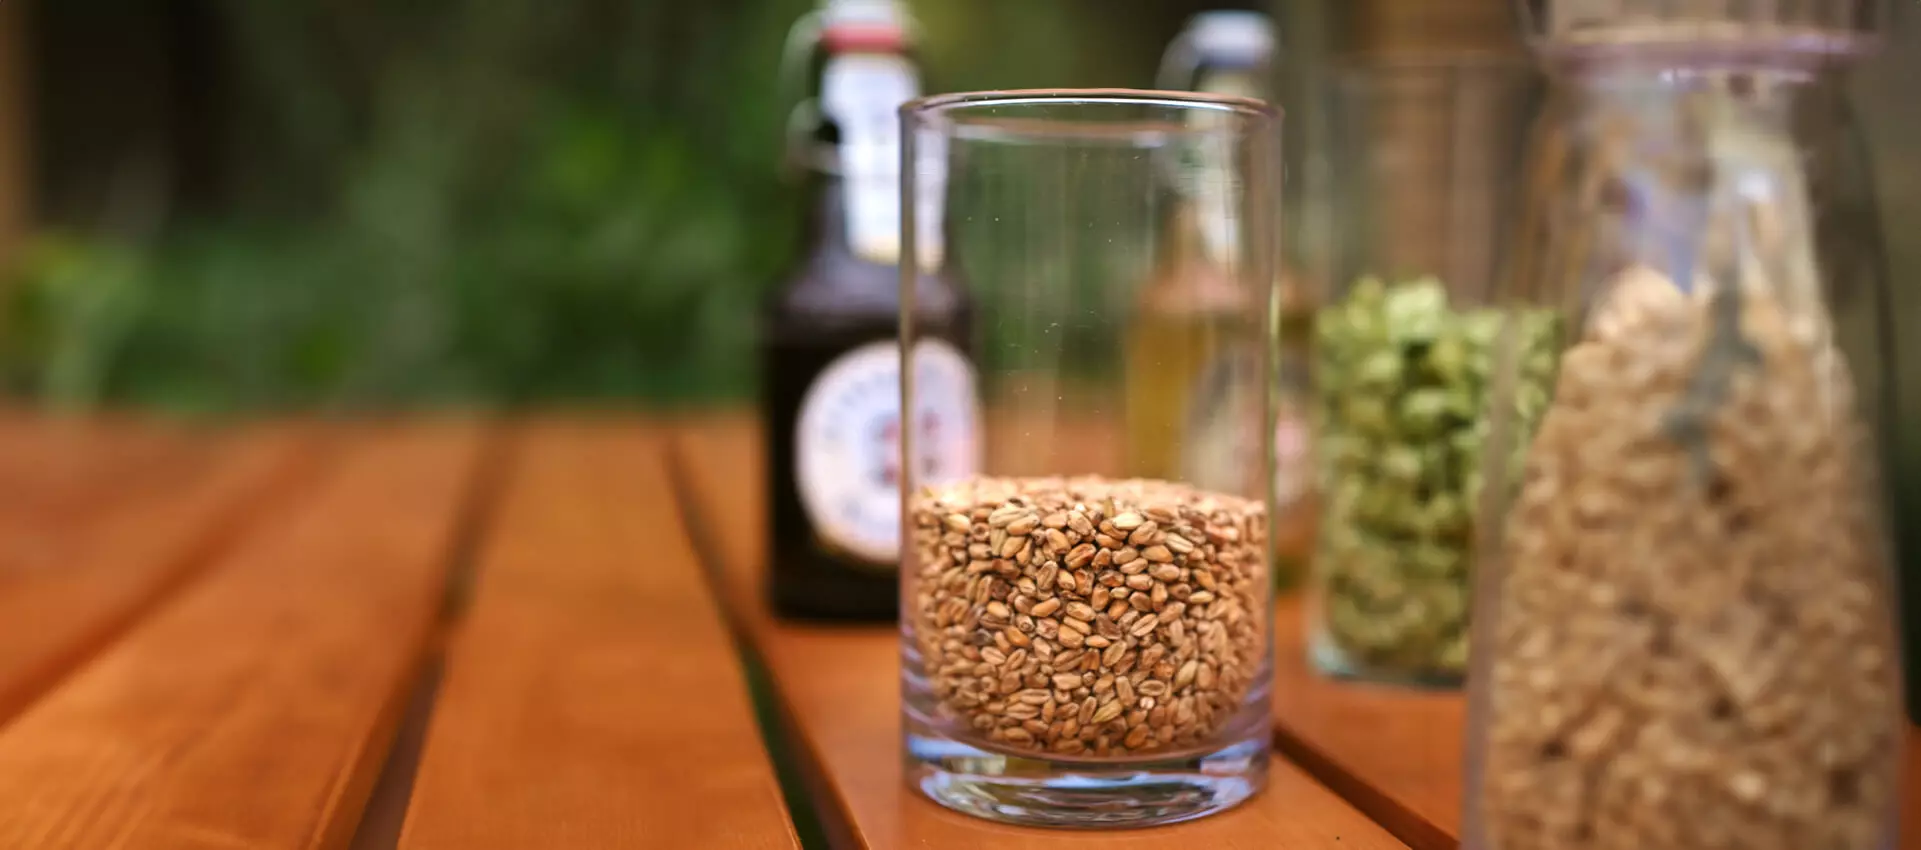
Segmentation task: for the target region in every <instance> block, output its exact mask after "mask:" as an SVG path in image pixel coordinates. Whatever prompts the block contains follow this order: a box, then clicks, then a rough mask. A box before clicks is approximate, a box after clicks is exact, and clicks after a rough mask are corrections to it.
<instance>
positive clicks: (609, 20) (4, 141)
mask: <svg viewBox="0 0 1921 850" xmlns="http://www.w3.org/2000/svg"><path fill="white" fill-rule="evenodd" d="M811 5H812V4H811V2H808V0H709V2H700V3H684V2H669V0H576V1H575V2H566V3H554V2H538V1H537V0H418V2H408V3H377V2H367V0H278V2H272V3H260V2H246V0H58V2H49V0H41V2H28V3H22V2H19V0H9V2H6V3H0V58H3V59H4V61H5V63H6V65H5V71H4V73H0V80H4V83H0V92H3V94H0V260H4V263H5V270H6V271H5V283H4V285H0V387H3V388H4V391H5V392H6V393H8V394H11V395H13V396H16V397H19V398H21V399H26V400H31V401H33V402H34V403H37V404H45V405H51V406H58V407H61V408H66V409H74V408H87V407H92V406H98V405H112V406H127V405H137V406H141V407H149V408H156V409H162V410H171V411H184V412H211V413H222V412H236V411H255V412H258V411H263V410H281V409H292V408H300V409H306V408H314V407H327V408H337V407H346V408H361V407H368V406H379V407H390V406H408V407H413V406H439V405H447V404H459V405H463V406H485V407H501V408H505V407H515V406H523V405H531V404H559V403H567V404H574V405H580V404H598V403H609V402H612V403H620V404H645V405H685V404H693V403H711V402H721V401H727V400H734V399H745V398H747V397H748V396H749V395H750V393H751V391H752V387H753V384H752V381H753V379H754V376H753V375H752V374H751V367H750V363H751V359H752V358H751V355H750V352H751V345H752V334H753V328H754V325H753V321H754V315H755V309H756V307H757V305H758V303H759V300H760V298H761V296H762V294H763V293H764V292H765V291H766V290H768V289H769V288H770V287H772V286H774V285H776V283H777V282H778V280H779V277H780V274H781V273H782V272H783V271H784V270H785V266H786V264H787V263H788V262H789V261H790V260H791V259H792V257H793V255H794V253H795V252H796V251H797V250H798V249H799V248H800V247H801V246H799V245H798V241H799V237H800V228H801V224H802V220H803V215H802V209H801V206H800V200H801V199H800V198H798V197H797V196H796V195H795V191H796V187H794V186H792V185H789V184H788V183H787V182H785V181H783V180H782V179H781V175H780V169H779V165H780V159H779V158H780V153H781V149H780V143H781V133H780V130H781V127H782V125H783V124H784V122H785V120H786V112H787V109H788V108H789V106H790V104H783V103H780V102H779V99H780V94H779V91H778V86H777V85H776V79H777V68H778V65H779V61H780V53H781V45H782V41H783V39H784V37H785V35H786V30H787V28H788V27H789V25H791V24H792V23H793V21H794V20H795V19H796V17H798V16H799V15H800V14H802V13H803V12H804V11H806V10H807V9H808V8H810V7H811ZM913 5H914V13H915V14H916V15H917V16H918V17H919V19H920V22H921V24H922V26H923V28H924V31H923V38H924V44H923V50H924V53H923V64H924V66H925V68H926V70H925V74H926V77H927V82H926V86H927V88H928V90H943V89H947V90H951V89H965V88H989V87H1013V86H1035V85H1068V86H1087V85H1135V86H1143V87H1144V86H1147V85H1149V84H1150V83H1151V82H1152V79H1153V73H1154V68H1155V64H1156V62H1157V61H1158V59H1159V55H1160V51H1161V49H1162V48H1163V46H1164V43H1165V42H1166V40H1167V39H1168V38H1170V37H1172V36H1173V35H1174V33H1175V32H1177V31H1178V30H1179V28H1180V26H1181V24H1182V23H1183V21H1184V19H1185V18H1186V17H1187V16H1188V15H1190V14H1191V13H1193V12H1194V11H1197V10H1199V9H1202V8H1206V6H1205V5H1204V4H1202V3H1199V2H1159V3H1135V4H1124V5H1129V6H1130V8H1127V9H1125V10H1123V9H1121V8H1117V7H1116V6H1115V5H1114V4H1112V3H1107V2H1096V0H1059V2H1054V0H1050V2H1038V3H1037V2H1032V0H986V1H985V2H983V0H927V1H926V2H918V3H915V4H913ZM803 82H804V81H803Z"/></svg>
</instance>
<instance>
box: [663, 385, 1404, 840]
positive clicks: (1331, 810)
mask: <svg viewBox="0 0 1921 850" xmlns="http://www.w3.org/2000/svg"><path fill="white" fill-rule="evenodd" d="M756 434H757V429H756V428H755V427H754V425H753V423H752V421H751V420H748V419H745V418H731V419H718V418H716V419H709V420H701V421H698V422H692V423H689V424H688V425H686V426H685V427H683V428H682V429H681V430H680V432H679V434H678V440H677V443H678V446H677V449H678V450H677V453H676V455H677V462H678V471H679V473H680V475H681V477H682V480H683V483H684V485H685V487H686V490H687V493H686V494H685V495H686V497H687V498H688V501H689V508H690V509H691V510H692V511H693V514H694V518H695V521H696V524H697V526H698V527H699V528H700V529H701V537H702V540H703V542H704V543H706V544H707V545H709V546H710V547H711V548H712V550H713V551H712V552H711V554H712V555H713V556H715V557H717V559H718V560H719V562H720V569H721V572H722V578H723V581H724V582H725V585H726V588H727V593H728V597H729V602H730V604H731V605H733V606H735V608H736V613H737V614H738V615H739V616H740V618H741V620H742V622H743V623H744V624H745V627H746V629H747V630H748V632H749V633H750V635H751V636H752V639H753V641H754V644H755V646H756V648H757V649H758V651H759V652H760V654H761V655H762V656H763V658H764V659H765V661H766V663H767V666H768V668H769V671H770V674H771V676H772V678H773V680H774V685H775V688H776V690H777V691H778V692H779V696H780V697H781V699H782V701H783V702H784V705H785V708H786V711H787V713H788V716H789V718H790V719H791V721H792V723H793V726H794V730H795V732H796V735H795V737H796V738H797V740H798V742H799V746H800V747H801V748H803V753H802V755H803V756H804V757H805V758H806V759H807V760H808V761H809V762H811V764H810V765H809V766H810V767H811V768H812V769H813V770H814V772H815V774H816V777H817V779H818V785H819V788H818V789H817V792H818V793H819V794H820V795H821V796H822V797H823V798H824V799H822V800H820V805H821V806H822V807H823V808H825V809H826V810H827V811H826V814H827V815H828V817H829V818H830V819H834V820H838V821H839V823H836V824H829V825H828V826H829V829H830V831H831V832H833V833H836V834H837V835H838V836H840V837H841V838H842V839H844V840H846V841H849V842H850V843H852V844H853V845H854V846H860V847H871V848H896V847H915V848H947V847H953V848H973V847H993V848H996V850H1022V848H1056V847H1100V848H1120V850H1125V848H1142V850H1146V848H1164V847H1206V848H1212V850H1233V848H1263V849H1264V850H1266V848H1345V849H1346V850H1366V848H1391V847H1402V846H1404V845H1402V844H1401V843H1400V842H1399V841H1396V840H1395V839H1394V838H1393V837H1392V836H1391V835H1389V834H1388V833H1387V832H1386V831H1384V830H1383V829H1381V827H1379V826H1378V825H1376V824H1374V823H1373V822H1371V821H1369V820H1368V819H1367V818H1366V817H1365V816H1364V815H1362V814H1361V813H1360V812H1359V811H1357V810H1356V809H1354V808H1353V807H1351V806H1349V805H1348V804H1347V803H1345V802H1343V801H1342V800H1341V799H1340V798H1339V797H1337V796H1335V794H1334V793H1333V792H1331V791H1329V790H1328V789H1327V788H1325V787H1323V786H1321V785H1319V784H1317V783H1315V782H1314V781H1313V780H1312V779H1310V778H1308V776H1307V775H1306V774H1305V773H1304V772H1302V771H1301V770H1300V769H1299V768H1297V767H1295V766H1293V765H1291V764H1289V763H1288V762H1286V761H1283V760H1279V759H1276V760H1275V761H1274V762H1273V763H1272V771H1271V779H1270V783H1269V787H1268V788H1267V789H1266V790H1265V791H1263V792H1262V793H1261V794H1259V795H1258V796H1256V797H1255V798H1254V799H1252V800H1250V801H1248V802H1247V803H1245V804H1243V805H1242V806H1240V807H1239V808H1237V809H1235V810H1232V811H1229V812H1225V813H1222V814H1218V815H1215V816H1212V817H1208V818H1205V819H1202V820H1199V821H1194V822H1190V823H1185V824H1178V825H1174V826H1167V827H1156V828H1153V829H1145V830H1129V831H1103V832H1085V833H1082V832H1063V831H1056V830H1041V829H1028V828H1019V827H1011V826H1004V825H1000V824H996V823H991V822H988V821H985V820H981V819H978V818H973V817H968V816H965V815H960V814H956V813H953V812H950V811H947V810H946V809H943V808H941V807H939V806H937V805H935V804H934V803H932V802H929V801H927V800H925V799H923V798H921V797H920V796H919V795H918V794H917V793H915V792H914V791H912V790H911V789H909V788H908V787H907V785H906V783H905V782H904V781H903V779H902V776H901V756H900V709H899V688H900V685H899V678H898V677H899V672H898V671H899V667H898V661H899V643H898V642H899V635H898V632H897V631H896V630H895V629H894V628H893V627H892V626H877V627H867V628H860V627H822V626H804V625H796V624H790V623H784V622H780V621H777V620H774V619H773V618H771V617H770V616H769V615H768V614H767V612H766V608H765V606H764V604H763V602H762V599H761V595H760V591H759V587H760V580H761V574H762V572H763V571H762V568H761V560H762V557H763V556H762V552H761V546H762V541H763V539H764V538H763V534H764V529H763V528H762V526H761V523H762V519H761V516H762V511H761V505H760V501H759V496H758V494H759V493H760V490H761V482H760V466H759V464H760V463H761V452H760V450H759V440H758V438H757V436H756Z"/></svg>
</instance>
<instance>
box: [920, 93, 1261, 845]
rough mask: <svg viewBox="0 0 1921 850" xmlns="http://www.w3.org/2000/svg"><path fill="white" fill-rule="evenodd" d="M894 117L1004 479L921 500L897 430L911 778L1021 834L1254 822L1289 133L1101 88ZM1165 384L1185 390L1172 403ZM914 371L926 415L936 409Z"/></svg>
mask: <svg viewBox="0 0 1921 850" xmlns="http://www.w3.org/2000/svg"><path fill="white" fill-rule="evenodd" d="M902 114H903V121H904V128H905V132H904V133H903V138H904V140H905V142H906V147H905V151H906V152H905V154H904V156H906V157H907V158H908V159H907V160H906V161H907V162H909V163H911V164H912V167H910V168H908V169H905V170H904V175H905V176H904V180H905V194H904V200H905V202H904V204H903V208H904V209H907V210H911V211H912V216H913V218H911V219H910V220H909V221H907V222H905V223H904V225H903V232H904V234H905V241H906V244H907V245H909V246H910V247H909V249H908V250H906V251H904V256H906V257H909V258H914V259H915V260H916V261H917V262H914V263H908V264H907V265H906V266H904V268H903V276H904V277H903V279H904V280H913V279H915V278H916V276H921V277H925V276H929V275H938V276H941V277H944V278H946V279H949V280H957V281H961V282H962V283H961V285H962V286H964V287H966V288H967V290H968V291H969V293H970V296H971V298H972V299H973V301H974V304H975V308H976V314H975V315H976V319H975V321H974V322H973V328H974V329H975V330H974V333H975V334H976V336H977V338H976V339H975V340H974V346H973V350H975V351H977V352H979V358H978V364H979V367H978V368H979V372H980V374H979V388H980V397H981V399H982V409H983V415H984V417H985V419H986V422H985V429H984V434H985V445H984V446H983V447H982V448H983V450H984V451H983V455H984V466H983V472H984V474H983V475H981V476H978V477H973V478H969V479H966V480H963V481H958V482H929V481H926V480H923V479H922V478H921V476H920V475H919V472H920V470H919V469H918V467H917V464H915V463H914V462H913V459H914V458H915V456H916V455H915V453H914V445H915V441H916V440H918V439H920V438H921V436H922V435H920V434H906V435H903V436H904V440H903V444H902V445H903V451H904V452H905V453H904V455H903V458H904V464H903V469H904V471H905V473H906V474H905V476H904V478H903V485H904V486H903V492H902V498H903V518H904V528H903V532H902V533H903V535H904V537H903V539H904V541H905V547H904V549H905V551H904V552H903V561H902V569H901V576H902V586H901V593H902V612H903V613H902V618H901V626H902V635H901V637H902V644H901V650H902V665H901V667H902V709H903V712H904V717H903V726H904V733H905V749H906V753H907V760H908V768H909V774H910V776H909V779H910V781H911V782H912V783H913V784H914V786H915V787H917V788H919V789H920V790H921V791H922V792H924V793H926V794H927V795H928V796H930V797H931V798H933V799H934V800H936V801H938V802H940V803H941V804H943V805H946V806H949V807H952V808H955V809H958V810H960V811H963V812H968V813H971V814H975V815H979V816H982V817H988V818H993V819H997V820H1004V821H1010V822H1017V823H1030V824H1050V825H1065V826H1108V825H1112V826H1139V825H1146V824H1153V823H1164V822H1170V821H1176V820H1183V819H1187V818H1192V817H1197V816H1200V815H1203V814H1207V813H1209V812H1212V811H1217V810H1219V809H1222V808H1225V807H1227V806H1231V805H1233V804H1235V803H1238V802H1240V801H1241V800H1243V799H1245V798H1246V797H1247V796H1249V795H1250V794H1252V793H1254V792H1255V791H1256V790H1257V789H1258V788H1259V787H1260V786H1261V784H1262V783H1263V781H1264V779H1265V776H1266V769H1267V757H1268V755H1267V754H1268V739H1269V736H1270V732H1269V722H1270V718H1269V707H1268V696H1269V687H1270V681H1271V678H1272V672H1271V664H1270V661H1271V658H1270V652H1271V650H1270V644H1271V641H1270V638H1271V636H1272V633H1271V630H1270V627H1269V620H1270V617H1271V605H1270V602H1271V599H1270V590H1269V577H1268V569H1269V566H1268V565H1269V564H1270V562H1271V561H1270V557H1271V554H1272V553H1271V551H1270V547H1269V541H1268V535H1267V530H1266V523H1267V499H1268V498H1269V496H1270V495H1271V494H1270V493H1269V490H1270V488H1271V483H1272V476H1270V475H1264V474H1262V471H1263V470H1265V469H1267V468H1268V466H1267V463H1266V461H1265V460H1264V459H1265V458H1266V457H1267V453H1268V452H1270V451H1271V442H1272V439H1271V433H1272V429H1271V428H1264V427H1262V423H1271V422H1273V415H1272V413H1273V411H1272V397H1271V393H1270V392H1269V389H1270V387H1271V376H1272V362H1271V358H1269V357H1267V356H1266V354H1267V353H1268V352H1270V351H1271V350H1272V349H1271V347H1270V346H1269V345H1268V344H1267V341H1268V340H1269V339H1270V338H1271V334H1272V333H1273V328H1272V327H1271V322H1270V321H1266V320H1264V316H1266V315H1267V313H1266V311H1265V310H1263V309H1262V308H1263V307H1264V305H1266V304H1267V303H1268V300H1269V297H1270V293H1271V287H1272V286H1273V281H1274V277H1275V275H1274V265H1275V261H1276V248H1275V239H1274V234H1275V230H1276V226H1277V220H1276V205H1277V194H1276V184H1277V181H1278V178H1279V166H1278V163H1277V156H1276V154H1277V152H1278V145H1277V143H1276V141H1275V137H1274V133H1275V131H1276V124H1277V121H1278V119H1277V118H1276V116H1275V114H1274V112H1273V111H1272V109H1271V108H1270V107H1268V106H1266V105H1264V104H1261V103H1259V102H1257V101H1251V100H1242V99H1238V98H1227V97H1218V96H1206V95H1195V94H1176V93H1162V92H1131V91H1110V90H1100V91H1048V92H999V93H987V94H975V95H952V96H943V97H935V98H929V99H923V100H921V101H918V102H915V103H911V104H909V105H908V106H907V107H904V108H903V110H902ZM937 233H938V234H942V236H941V237H940V239H939V240H935V239H934V238H933V235H934V234H937ZM935 244H938V245H939V246H940V248H941V250H930V248H932V247H934V245H935ZM916 266H918V268H917V267H916ZM1154 287H1165V288H1167V290H1168V291H1170V292H1172V293H1174V294H1173V295H1169V296H1161V295H1155V294H1154V293H1155V292H1156V291H1158V290H1154V289H1153V288H1154ZM907 291H908V290H907V289H903V292H907ZM903 301H904V303H903V312H902V322H901V339H902V345H903V346H904V349H903V350H910V351H911V350H914V349H915V348H916V347H917V346H918V345H920V344H921V337H922V336H923V329H922V328H920V327H919V326H918V325H917V324H916V317H915V314H914V312H913V310H912V304H911V299H903ZM1170 366H1177V367H1179V369H1180V370H1181V377H1182V378H1183V380H1189V381H1192V382H1193V383H1192V384H1191V386H1190V385H1186V384H1183V385H1182V386H1180V387H1178V388H1176V389H1178V390H1179V391H1178V392H1161V391H1160V388H1161V383H1162V382H1164V381H1165V380H1166V379H1167V375H1168V374H1169V371H1168V367H1170ZM904 374H906V375H907V376H908V377H907V379H906V380H905V381H904V386H903V392H904V394H905V396H906V400H907V404H908V405H910V406H912V405H913V404H914V401H913V399H914V398H915V397H916V395H917V394H920V393H924V392H927V391H929V389H930V388H929V387H927V386H925V385H924V376H920V375H917V374H915V373H914V372H911V371H910V372H905V373H904ZM1143 420H1152V424H1153V425H1155V427H1153V428H1142V427H1140V425H1141V423H1142V421H1143ZM1142 434H1151V435H1152V436H1151V439H1152V440H1153V441H1154V445H1152V446H1141V445H1130V442H1135V443H1137V442H1138V441H1139V440H1140V439H1143V438H1142V437H1141V436H1140V435H1142ZM1150 448H1151V449H1153V451H1147V450H1146V449H1150ZM1143 458H1148V459H1151V460H1152V462H1153V464H1154V466H1153V469H1152V470H1151V472H1150V471H1149V470H1146V469H1145V468H1143V466H1142V465H1143V464H1144V463H1145V462H1146V461H1144V460H1143ZM1144 473H1145V474H1144Z"/></svg>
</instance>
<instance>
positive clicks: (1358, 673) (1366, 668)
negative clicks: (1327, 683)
mask: <svg viewBox="0 0 1921 850" xmlns="http://www.w3.org/2000/svg"><path fill="white" fill-rule="evenodd" d="M1307 654H1308V660H1310V661H1313V662H1314V666H1315V667H1317V668H1319V669H1320V671H1321V672H1322V673H1325V674H1327V675H1329V676H1333V677H1335V678H1339V679H1352V680H1355V681H1362V682H1374V683H1377V684H1382V685H1397V686H1400V687H1404V688H1419V689H1422V690H1436V691H1440V690H1456V689H1458V688H1460V687H1461V683H1462V682H1464V681H1466V679H1467V676H1466V674H1465V673H1451V672H1445V671H1439V670H1410V669H1398V668H1393V667H1382V666H1380V665H1378V664H1366V663H1363V662H1359V661H1356V660H1355V659H1354V658H1353V657H1351V656H1349V655H1348V654H1347V653H1346V652H1344V651H1342V649H1341V648H1340V647H1339V646H1337V645H1335V643H1334V641H1332V640H1330V639H1329V638H1328V637H1327V635H1325V634H1317V635H1315V636H1314V640H1313V642H1312V644H1311V646H1310V647H1309V648H1308V652H1307Z"/></svg>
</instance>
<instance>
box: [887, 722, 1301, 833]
mask: <svg viewBox="0 0 1921 850" xmlns="http://www.w3.org/2000/svg"><path fill="white" fill-rule="evenodd" d="M906 748H907V781H908V782H909V783H910V784H911V785H913V786H914V787H915V788H917V789H919V790H920V792H921V793H922V794H926V795H927V796H928V797H929V798H931V799H932V800H933V801H934V802H936V803H939V804H941V805H943V806H946V807H948V808H950V809H954V810H955V811H959V812H963V813H965V814H970V815H974V816H976V817H982V818H986V819H988V820H995V821H1001V822H1003V823H1011V824H1020V825H1024V826H1049V827H1066V828H1080V829H1100V828H1133V827H1143V826H1155V825H1159V824H1167V823H1178V822H1180V821H1185V820H1193V819H1194V818H1198V817H1202V816H1205V815H1210V814H1213V813H1215V812H1219V811H1223V810H1225V809H1229V808H1232V807H1233V806H1235V805H1237V804H1239V803H1240V802H1242V801H1244V800H1246V799H1247V798H1249V797H1251V796H1253V795H1254V792H1256V791H1259V790H1260V789H1261V787H1262V786H1264V785H1266V784H1267V761H1268V746H1267V740H1266V739H1265V738H1264V737H1256V738H1251V739H1247V740H1242V741H1240V742H1237V743H1234V744H1232V745H1229V746H1227V747H1223V748H1221V749H1218V750H1212V751H1209V752H1205V753H1188V754H1184V755H1179V756H1174V757H1169V758H1164V759H1157V760H1129V761H1124V762H1113V761H1089V760H1072V761H1070V760H1054V759H1044V758H1033V757H1030V756H1010V755H1003V754H1000V753H995V752H991V751H988V750H983V749H980V748H978V747H975V746H972V745H970V744H964V743H961V742H960V741H956V740H953V739H951V738H946V737H940V736H935V735H924V734H914V733H909V734H908V735H907V740H906Z"/></svg>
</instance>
